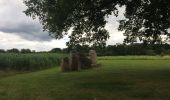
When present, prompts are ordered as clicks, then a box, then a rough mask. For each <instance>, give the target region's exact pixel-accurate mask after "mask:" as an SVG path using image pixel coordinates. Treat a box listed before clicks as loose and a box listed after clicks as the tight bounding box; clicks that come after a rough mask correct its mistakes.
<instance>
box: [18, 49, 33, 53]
mask: <svg viewBox="0 0 170 100" xmlns="http://www.w3.org/2000/svg"><path fill="white" fill-rule="evenodd" d="M20 52H21V53H31V50H30V49H21V51H20Z"/></svg>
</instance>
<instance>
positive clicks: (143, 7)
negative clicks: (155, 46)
mask: <svg viewBox="0 0 170 100" xmlns="http://www.w3.org/2000/svg"><path fill="white" fill-rule="evenodd" d="M24 3H25V4H26V6H27V9H26V11H25V14H26V15H27V16H31V17H33V18H36V17H37V18H39V20H40V22H41V23H42V25H43V29H44V31H48V32H49V33H50V35H51V36H53V37H55V38H57V39H60V38H63V36H64V35H68V30H70V29H72V30H73V31H72V33H71V34H69V38H70V41H69V42H68V43H67V45H68V46H73V45H77V44H81V45H86V44H91V45H93V44H94V45H105V44H106V40H107V39H108V38H109V33H108V31H107V30H106V29H105V25H106V23H107V21H106V16H108V15H111V14H114V15H115V16H117V15H118V9H117V8H116V6H117V5H119V6H120V7H121V6H123V5H124V6H125V7H126V11H125V17H126V19H125V20H121V21H120V26H119V28H118V29H119V30H120V31H124V35H125V36H126V39H125V41H124V42H125V43H130V42H135V41H137V40H140V41H142V42H144V43H162V41H163V38H162V35H165V36H167V37H168V38H169V36H170V35H169V33H168V28H170V2H169V0H24Z"/></svg>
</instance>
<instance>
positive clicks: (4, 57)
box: [0, 53, 64, 71]
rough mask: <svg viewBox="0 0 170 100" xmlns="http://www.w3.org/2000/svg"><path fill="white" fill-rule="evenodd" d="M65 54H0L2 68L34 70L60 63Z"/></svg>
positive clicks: (0, 66) (0, 68)
mask: <svg viewBox="0 0 170 100" xmlns="http://www.w3.org/2000/svg"><path fill="white" fill-rule="evenodd" d="M63 56H64V54H54V53H39V54H38V53H35V54H16V53H5V54H4V53H3V54H0V70H18V71H22V70H24V71H32V70H40V69H45V68H49V67H54V66H57V65H59V64H60V60H61V59H62V57H63Z"/></svg>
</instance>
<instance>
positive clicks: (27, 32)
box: [0, 0, 52, 41]
mask: <svg viewBox="0 0 170 100" xmlns="http://www.w3.org/2000/svg"><path fill="white" fill-rule="evenodd" d="M24 10H25V5H24V4H23V0H3V1H0V31H1V32H4V33H11V34H15V35H18V36H20V37H22V38H24V39H27V40H31V41H32V40H34V41H49V40H52V38H51V37H50V36H49V35H48V33H47V32H43V31H42V26H41V24H40V23H39V22H38V20H32V19H31V18H29V17H27V16H26V15H25V14H24V13H23V11H24Z"/></svg>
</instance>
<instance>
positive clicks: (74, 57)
mask: <svg viewBox="0 0 170 100" xmlns="http://www.w3.org/2000/svg"><path fill="white" fill-rule="evenodd" d="M69 60H70V61H69V64H70V70H71V71H78V70H79V68H80V63H79V56H78V53H77V52H71V53H70V59H69Z"/></svg>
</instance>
